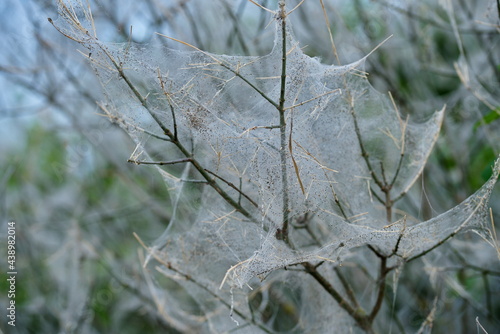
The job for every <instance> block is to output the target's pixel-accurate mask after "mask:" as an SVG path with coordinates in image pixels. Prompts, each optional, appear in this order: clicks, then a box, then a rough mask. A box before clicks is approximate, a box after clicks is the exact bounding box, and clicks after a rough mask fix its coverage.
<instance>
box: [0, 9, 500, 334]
mask: <svg viewBox="0 0 500 334" xmlns="http://www.w3.org/2000/svg"><path fill="white" fill-rule="evenodd" d="M298 2H299V1H289V3H288V7H289V8H293V7H294V6H295V5H296V4H297V3H298ZM259 3H260V4H262V5H263V6H265V7H268V8H270V9H275V8H276V7H277V1H271V0H268V1H266V0H262V1H259ZM89 4H90V6H91V8H92V12H93V15H94V19H95V21H96V28H97V32H98V34H99V38H100V39H101V40H104V41H109V42H126V41H129V40H132V41H134V42H137V43H163V44H165V45H166V46H167V47H171V48H176V49H183V48H185V47H183V46H182V45H180V44H175V43H174V42H172V41H168V42H166V40H165V39H158V38H157V37H155V35H154V33H155V32H160V33H162V34H165V35H168V36H171V37H175V38H177V39H180V40H183V41H186V42H188V43H191V44H193V45H196V46H197V47H199V48H200V49H203V50H206V51H209V52H213V53H219V54H234V55H257V56H259V55H265V54H267V53H268V52H269V51H270V50H271V49H272V46H273V39H274V36H273V28H272V24H271V25H269V24H270V22H271V21H272V17H271V15H270V13H268V12H266V11H264V10H262V9H260V8H258V7H257V6H255V5H254V4H252V3H251V2H249V1H246V0H213V1H203V0H144V1H128V0H127V1H123V0H120V1H118V0H109V1H97V0H90V1H89ZM325 12H326V13H327V17H328V18H327V19H325V14H324V13H325ZM57 16H58V15H57V3H56V1H44V0H26V1H14V0H4V1H2V2H1V3H0V17H1V19H0V27H1V29H2V31H3V33H4V35H3V36H4V37H3V39H2V41H1V45H2V51H1V52H0V88H1V91H2V94H1V95H0V134H1V141H0V143H1V144H0V216H1V220H0V221H1V227H0V228H1V232H0V235H1V236H2V238H1V240H0V245H1V249H2V252H6V249H7V246H6V238H5V237H4V236H5V235H6V231H7V223H8V222H9V221H14V222H15V223H16V238H17V239H16V252H17V255H16V266H17V272H18V275H17V282H16V284H17V290H16V310H17V312H16V327H15V328H12V327H10V326H7V325H6V322H5V321H4V320H2V322H1V325H0V326H1V329H2V330H4V331H5V332H6V333H143V332H144V333H148V332H150V333H154V332H163V333H176V332H177V330H176V329H174V328H173V327H172V326H171V324H170V323H169V322H168V321H167V320H166V319H165V318H164V317H163V316H162V314H161V312H160V311H159V310H158V309H157V308H156V306H155V302H154V296H153V295H152V294H151V293H150V292H149V290H148V286H147V283H146V281H145V278H144V275H143V269H142V267H141V254H140V252H138V249H139V248H140V247H139V244H138V242H137V241H136V239H135V238H134V237H133V235H132V233H133V232H136V233H137V234H138V235H140V236H141V238H142V239H143V240H144V241H145V242H152V241H153V240H155V238H156V237H157V236H158V235H160V234H161V233H162V232H163V230H164V229H165V228H166V226H167V225H168V222H169V216H170V212H171V208H170V200H169V194H168V191H167V189H166V187H165V185H164V184H163V181H162V178H161V177H160V176H159V175H158V174H157V172H156V171H155V169H154V168H148V167H143V166H135V165H131V164H128V163H127V159H128V157H129V156H130V154H131V153H132V151H133V149H134V147H135V145H134V143H133V142H132V141H131V140H130V139H129V138H128V136H127V135H126V134H125V133H124V132H123V131H122V130H121V129H120V128H119V127H117V126H116V125H113V124H111V123H110V122H109V121H108V120H107V119H106V118H105V117H103V115H101V111H100V109H99V108H98V106H97V104H96V102H98V101H100V100H103V96H102V95H101V94H102V93H101V90H100V84H99V82H98V80H97V79H96V77H95V76H94V73H93V70H92V69H91V67H90V66H89V65H88V63H87V62H86V60H85V57H84V56H83V55H82V54H81V53H79V52H78V50H82V52H85V51H84V49H83V48H82V47H80V46H79V45H78V44H77V43H75V42H74V41H71V40H69V39H67V38H65V37H64V36H62V35H61V34H60V33H58V32H57V31H56V29H54V27H53V26H52V25H51V24H50V23H49V22H48V20H47V18H49V17H50V18H52V19H54V20H55V19H56V18H57ZM291 21H292V24H293V27H294V32H295V35H296V38H297V39H298V40H299V42H300V46H301V47H303V50H304V52H305V53H307V54H309V55H310V56H314V57H319V58H320V59H321V61H322V62H324V63H326V64H336V65H337V64H347V63H350V62H353V61H356V60H358V59H360V58H361V57H363V56H364V55H366V54H368V53H369V52H370V51H372V50H373V49H374V48H375V47H376V46H377V45H379V43H380V42H382V41H383V40H385V39H386V38H387V37H388V36H390V35H392V38H390V39H389V40H388V41H387V42H385V43H384V44H383V45H381V46H380V47H379V48H378V49H377V50H376V51H375V52H374V53H373V54H372V55H370V57H369V58H368V60H367V64H366V70H367V72H369V73H370V75H369V79H370V81H371V83H372V85H373V86H374V87H375V88H376V89H378V90H379V91H380V92H382V93H387V92H388V91H390V92H391V93H392V95H393V96H394V98H395V100H396V104H397V105H398V106H399V108H400V111H401V113H403V114H405V115H406V114H409V115H410V117H411V118H412V119H414V120H425V119H426V118H427V117H429V116H430V115H431V113H432V112H434V111H435V110H439V109H441V108H442V107H443V105H444V104H446V106H447V111H446V116H445V120H444V124H443V128H442V131H441V135H440V138H439V139H438V141H437V144H436V146H435V148H434V150H433V152H432V154H431V156H430V159H429V162H428V165H427V167H426V169H425V171H424V173H423V175H422V177H421V178H420V179H419V181H418V182H417V184H416V185H415V186H414V189H413V190H412V191H411V193H409V194H408V196H407V197H406V198H405V200H404V203H403V204H402V205H403V206H404V208H405V209H406V210H408V211H409V212H410V213H411V214H412V215H413V216H415V217H418V218H419V219H422V220H425V219H429V218H431V217H434V216H437V215H438V214H440V213H442V212H444V211H446V210H448V209H450V208H452V207H453V206H455V205H457V204H458V203H460V202H461V201H463V200H464V199H466V198H467V197H468V196H469V195H470V194H472V193H473V192H474V191H476V190H477V189H478V188H479V187H480V186H481V185H482V184H483V183H484V182H485V181H486V180H487V179H488V178H489V176H490V175H491V167H492V165H493V162H494V160H495V158H496V157H497V156H498V154H499V153H500V26H499V25H500V4H499V2H498V1H497V0H443V1H439V2H437V1H431V0H428V1H427V0H422V1H419V2H415V1H410V0H401V1H394V0H387V1H386V0H371V1H369V0H353V1H340V0H323V1H320V0H305V1H304V2H303V3H302V5H301V6H300V7H299V8H298V9H297V10H296V11H295V12H294V13H293V14H292V16H291ZM329 28H330V31H331V33H332V37H333V40H334V42H335V48H333V47H332V44H331V42H330V36H329ZM165 61H166V62H168V59H165ZM490 205H491V207H492V209H493V216H494V217H495V220H496V221H497V222H500V186H497V187H496V189H495V191H494V193H493V196H492V199H491V202H490ZM498 224H499V223H497V225H498ZM497 230H498V228H497ZM467 238H472V239H471V240H474V242H475V240H476V239H473V237H465V239H467ZM469 241H470V240H469ZM471 252H472V253H475V255H474V256H473V257H472V258H477V262H475V263H470V261H468V260H465V259H463V258H461V255H460V253H459V252H453V251H450V252H449V253H447V256H449V257H450V259H452V261H453V263H454V264H455V266H450V267H449V268H447V269H446V270H448V271H449V272H450V277H451V280H450V281H449V282H450V283H449V284H448V285H447V286H445V287H442V288H443V289H446V291H447V292H446V293H445V294H444V295H446V296H447V298H444V299H443V301H442V303H441V305H440V306H441V308H440V310H439V312H440V313H439V314H438V316H436V320H435V327H434V330H435V333H444V332H447V333H471V332H476V330H477V328H478V327H477V324H476V323H475V322H473V321H471V320H470V319H475V317H476V316H477V317H479V319H480V321H481V324H482V325H483V326H484V327H485V329H486V330H488V333H500V299H499V298H498V296H500V266H499V259H498V257H497V254H496V252H495V250H494V249H493V248H492V247H491V246H487V245H486V244H485V243H484V242H481V241H480V240H479V238H477V248H476V249H475V250H472V251H471ZM1 258H2V260H1V262H0V263H2V270H1V271H2V277H4V273H5V272H6V271H7V270H5V269H3V268H6V267H7V265H6V263H5V260H4V259H5V258H6V257H5V256H2V257H1ZM427 274H428V273H427ZM424 277H428V276H427V275H426V273H423V272H419V273H414V272H412V271H411V268H409V271H408V274H406V275H403V276H402V283H400V284H407V285H408V286H410V287H412V288H411V289H413V290H414V291H415V295H420V297H419V298H417V301H416V302H415V304H412V305H409V306H408V310H407V313H406V316H407V317H408V319H410V320H408V322H410V323H411V322H414V323H415V325H414V328H415V331H416V330H417V329H418V328H419V326H420V324H421V323H422V321H424V319H425V317H426V316H427V314H428V310H429V305H430V304H432V302H433V297H432V296H431V292H430V291H431V288H430V286H431V283H429V282H428V280H427V279H423V278H424ZM0 287H1V291H2V293H1V295H0V308H1V309H2V310H5V309H6V305H7V298H6V297H7V293H6V291H7V290H8V282H6V280H5V279H2V280H1V282H0ZM411 289H410V290H411ZM2 317H3V315H2ZM4 319H5V318H4ZM450 326H451V327H450ZM410 328H412V327H411V325H410ZM398 331H399V329H398ZM398 331H396V332H398ZM479 332H481V331H479Z"/></svg>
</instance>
